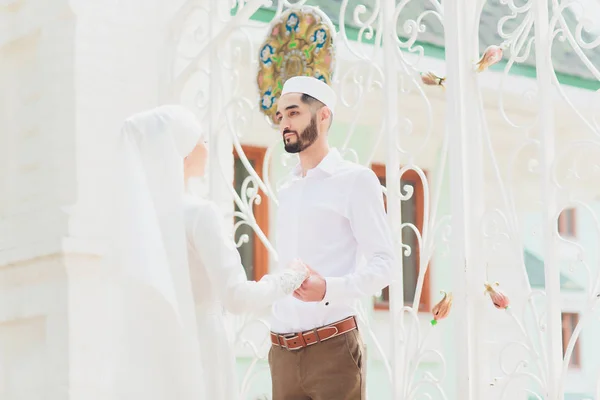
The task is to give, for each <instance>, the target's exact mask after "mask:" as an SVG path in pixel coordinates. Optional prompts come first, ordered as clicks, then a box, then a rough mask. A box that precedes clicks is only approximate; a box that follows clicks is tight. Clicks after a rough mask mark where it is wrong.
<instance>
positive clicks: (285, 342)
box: [271, 317, 356, 350]
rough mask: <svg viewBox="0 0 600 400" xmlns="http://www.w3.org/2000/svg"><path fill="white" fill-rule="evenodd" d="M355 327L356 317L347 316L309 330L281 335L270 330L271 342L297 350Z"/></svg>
mask: <svg viewBox="0 0 600 400" xmlns="http://www.w3.org/2000/svg"><path fill="white" fill-rule="evenodd" d="M354 329H356V319H355V318H354V317H348V318H346V319H344V320H341V321H339V322H334V323H333V324H331V325H327V326H323V327H321V328H315V329H313V330H310V331H306V332H301V333H296V334H286V335H281V334H277V333H273V332H271V343H273V345H274V346H281V347H283V348H284V349H288V350H298V349H301V348H304V347H307V346H310V345H313V344H315V343H319V342H323V341H325V340H327V339H331V338H334V337H336V336H339V335H342V334H344V333H346V332H350V331H352V330H354Z"/></svg>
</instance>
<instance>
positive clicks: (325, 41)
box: [256, 6, 336, 124]
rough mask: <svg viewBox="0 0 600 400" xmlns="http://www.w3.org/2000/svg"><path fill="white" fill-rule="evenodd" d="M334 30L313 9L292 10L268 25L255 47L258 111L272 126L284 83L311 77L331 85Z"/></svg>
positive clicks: (328, 20) (304, 7)
mask: <svg viewBox="0 0 600 400" xmlns="http://www.w3.org/2000/svg"><path fill="white" fill-rule="evenodd" d="M335 34H336V32H335V27H334V26H333V23H332V22H331V20H330V19H329V17H327V15H326V14H325V13H323V12H322V11H321V10H319V9H318V8H316V7H313V6H302V7H299V8H298V7H295V8H292V9H290V10H288V11H287V12H285V13H283V14H282V15H281V16H280V17H279V18H277V19H275V20H274V21H273V22H272V23H271V27H270V28H269V30H268V36H267V37H266V38H265V41H264V42H263V44H262V45H261V46H260V47H259V52H258V74H257V77H256V82H257V84H258V92H259V105H260V107H259V109H260V110H261V111H262V112H263V113H264V114H265V115H266V116H267V117H269V118H270V119H271V121H272V122H273V123H274V124H276V121H275V119H274V118H275V112H276V111H277V100H278V99H279V96H280V95H281V89H282V88H283V84H284V83H285V81H286V80H287V79H289V78H291V77H294V76H312V77H315V78H317V79H320V80H322V81H323V82H325V83H327V84H328V85H331V84H332V80H333V71H334V61H335V49H334V37H335Z"/></svg>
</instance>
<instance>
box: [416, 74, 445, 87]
mask: <svg viewBox="0 0 600 400" xmlns="http://www.w3.org/2000/svg"><path fill="white" fill-rule="evenodd" d="M421 81H422V82H423V83H424V84H426V85H428V86H441V87H442V88H444V82H446V78H440V77H439V76H437V75H436V74H434V73H433V72H427V73H426V74H421Z"/></svg>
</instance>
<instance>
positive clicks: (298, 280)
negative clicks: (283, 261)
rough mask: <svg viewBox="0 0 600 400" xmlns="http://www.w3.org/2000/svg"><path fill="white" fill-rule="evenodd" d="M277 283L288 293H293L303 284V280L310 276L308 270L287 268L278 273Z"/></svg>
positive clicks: (280, 288)
mask: <svg viewBox="0 0 600 400" xmlns="http://www.w3.org/2000/svg"><path fill="white" fill-rule="evenodd" d="M275 278H276V285H277V286H278V287H279V290H281V291H282V292H283V293H285V294H286V295H288V294H292V292H293V291H294V290H296V289H298V288H299V287H300V285H302V282H304V280H305V279H306V278H308V270H307V269H304V270H301V269H286V270H285V271H283V272H281V273H279V274H277V275H276V276H275Z"/></svg>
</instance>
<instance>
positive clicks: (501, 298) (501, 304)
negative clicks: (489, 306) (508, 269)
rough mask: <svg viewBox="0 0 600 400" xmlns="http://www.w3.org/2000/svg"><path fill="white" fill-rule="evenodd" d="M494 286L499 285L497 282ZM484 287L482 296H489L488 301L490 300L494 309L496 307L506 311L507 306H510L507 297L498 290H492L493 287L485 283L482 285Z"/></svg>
mask: <svg viewBox="0 0 600 400" xmlns="http://www.w3.org/2000/svg"><path fill="white" fill-rule="evenodd" d="M494 285H496V286H500V284H499V283H498V282H496V283H495V284H494ZM484 286H485V292H484V294H489V295H490V299H492V303H494V307H496V308H498V309H505V310H506V309H507V308H508V305H509V304H510V301H509V300H508V296H506V295H505V294H504V293H502V291H500V290H498V289H494V287H493V286H492V285H490V284H489V283H487V282H486V283H485V284H484Z"/></svg>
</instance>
